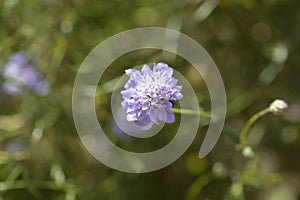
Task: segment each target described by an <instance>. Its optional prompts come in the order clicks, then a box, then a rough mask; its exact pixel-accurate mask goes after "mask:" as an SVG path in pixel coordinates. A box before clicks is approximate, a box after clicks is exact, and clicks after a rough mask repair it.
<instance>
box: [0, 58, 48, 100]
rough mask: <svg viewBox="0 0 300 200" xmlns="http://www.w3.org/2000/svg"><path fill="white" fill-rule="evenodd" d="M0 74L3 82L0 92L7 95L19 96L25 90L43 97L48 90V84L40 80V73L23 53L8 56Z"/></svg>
mask: <svg viewBox="0 0 300 200" xmlns="http://www.w3.org/2000/svg"><path fill="white" fill-rule="evenodd" d="M0 72H1V74H2V76H3V80H4V82H3V84H2V90H3V92H4V93H5V94H7V95H21V94H24V92H25V91H26V90H32V91H34V92H35V93H36V94H38V95H41V96H43V95H46V94H48V92H49V90H50V85H49V83H48V82H47V81H46V80H44V79H43V78H42V75H41V73H40V71H38V69H37V68H36V67H35V66H33V65H32V64H30V62H29V58H28V57H27V56H26V54H25V53H24V52H18V53H15V54H13V55H12V56H10V58H9V60H8V62H7V63H6V64H5V65H4V66H3V68H2V69H1V71H0Z"/></svg>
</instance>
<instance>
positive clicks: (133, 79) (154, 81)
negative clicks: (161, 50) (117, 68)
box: [121, 63, 183, 130]
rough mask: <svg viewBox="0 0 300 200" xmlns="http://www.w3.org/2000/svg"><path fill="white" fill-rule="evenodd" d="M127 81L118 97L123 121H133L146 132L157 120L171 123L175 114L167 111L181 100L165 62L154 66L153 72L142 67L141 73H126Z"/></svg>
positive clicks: (146, 67) (179, 88) (135, 71)
mask: <svg viewBox="0 0 300 200" xmlns="http://www.w3.org/2000/svg"><path fill="white" fill-rule="evenodd" d="M125 72H126V74H127V76H128V77H129V80H128V81H127V83H126V84H125V86H124V89H125V90H123V91H121V94H122V96H123V99H124V100H123V101H122V103H121V104H122V107H123V108H124V109H125V110H126V114H127V116H126V119H127V120H128V121H132V122H135V123H136V124H137V125H139V126H141V127H142V129H144V130H145V129H149V128H151V127H152V125H153V124H154V123H155V124H158V121H165V122H166V123H173V122H174V121H175V116H174V113H173V112H172V111H171V110H170V108H172V107H173V101H176V100H179V99H181V98H182V97H183V95H182V94H181V89H182V86H179V85H177V82H178V80H177V79H175V78H173V77H172V76H173V69H172V68H170V67H169V66H168V65H167V64H166V63H157V64H154V65H153V70H151V69H150V67H149V66H148V65H144V66H143V68H142V70H141V71H139V70H136V69H127V70H125Z"/></svg>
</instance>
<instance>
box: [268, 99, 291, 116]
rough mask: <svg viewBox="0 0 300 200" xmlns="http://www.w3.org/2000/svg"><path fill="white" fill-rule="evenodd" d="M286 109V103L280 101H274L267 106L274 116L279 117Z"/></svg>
mask: <svg viewBox="0 0 300 200" xmlns="http://www.w3.org/2000/svg"><path fill="white" fill-rule="evenodd" d="M287 108H288V105H287V103H286V102H285V101H283V100H280V99H276V100H275V101H273V102H272V103H271V104H270V106H269V109H270V111H271V112H272V113H274V114H276V115H280V114H281V113H282V112H283V111H285V110H286V109H287Z"/></svg>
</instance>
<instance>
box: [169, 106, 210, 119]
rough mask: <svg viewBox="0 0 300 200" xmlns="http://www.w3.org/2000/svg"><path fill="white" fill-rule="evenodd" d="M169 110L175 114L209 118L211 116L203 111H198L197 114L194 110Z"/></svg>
mask: <svg viewBox="0 0 300 200" xmlns="http://www.w3.org/2000/svg"><path fill="white" fill-rule="evenodd" d="M171 110H172V111H173V112H174V113H176V114H184V115H200V116H201V117H205V118H211V114H210V113H208V112H205V111H203V110H199V112H197V111H194V110H189V109H182V108H172V109H171Z"/></svg>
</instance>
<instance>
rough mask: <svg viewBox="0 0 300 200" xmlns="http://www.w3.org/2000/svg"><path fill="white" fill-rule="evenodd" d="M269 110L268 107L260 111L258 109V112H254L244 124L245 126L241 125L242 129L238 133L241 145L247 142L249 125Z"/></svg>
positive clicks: (243, 145)
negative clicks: (239, 133)
mask: <svg viewBox="0 0 300 200" xmlns="http://www.w3.org/2000/svg"><path fill="white" fill-rule="evenodd" d="M269 112H270V109H269V108H265V109H263V110H261V111H259V112H258V113H256V114H254V115H253V116H252V117H251V118H250V119H249V120H248V121H247V123H246V124H245V126H244V127H243V129H242V131H241V135H240V141H241V145H242V147H245V146H246V145H247V144H248V140H247V137H248V132H249V130H250V128H251V126H252V125H253V124H254V123H255V122H256V121H257V120H258V119H259V118H260V117H262V116H263V115H265V114H267V113H269Z"/></svg>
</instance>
